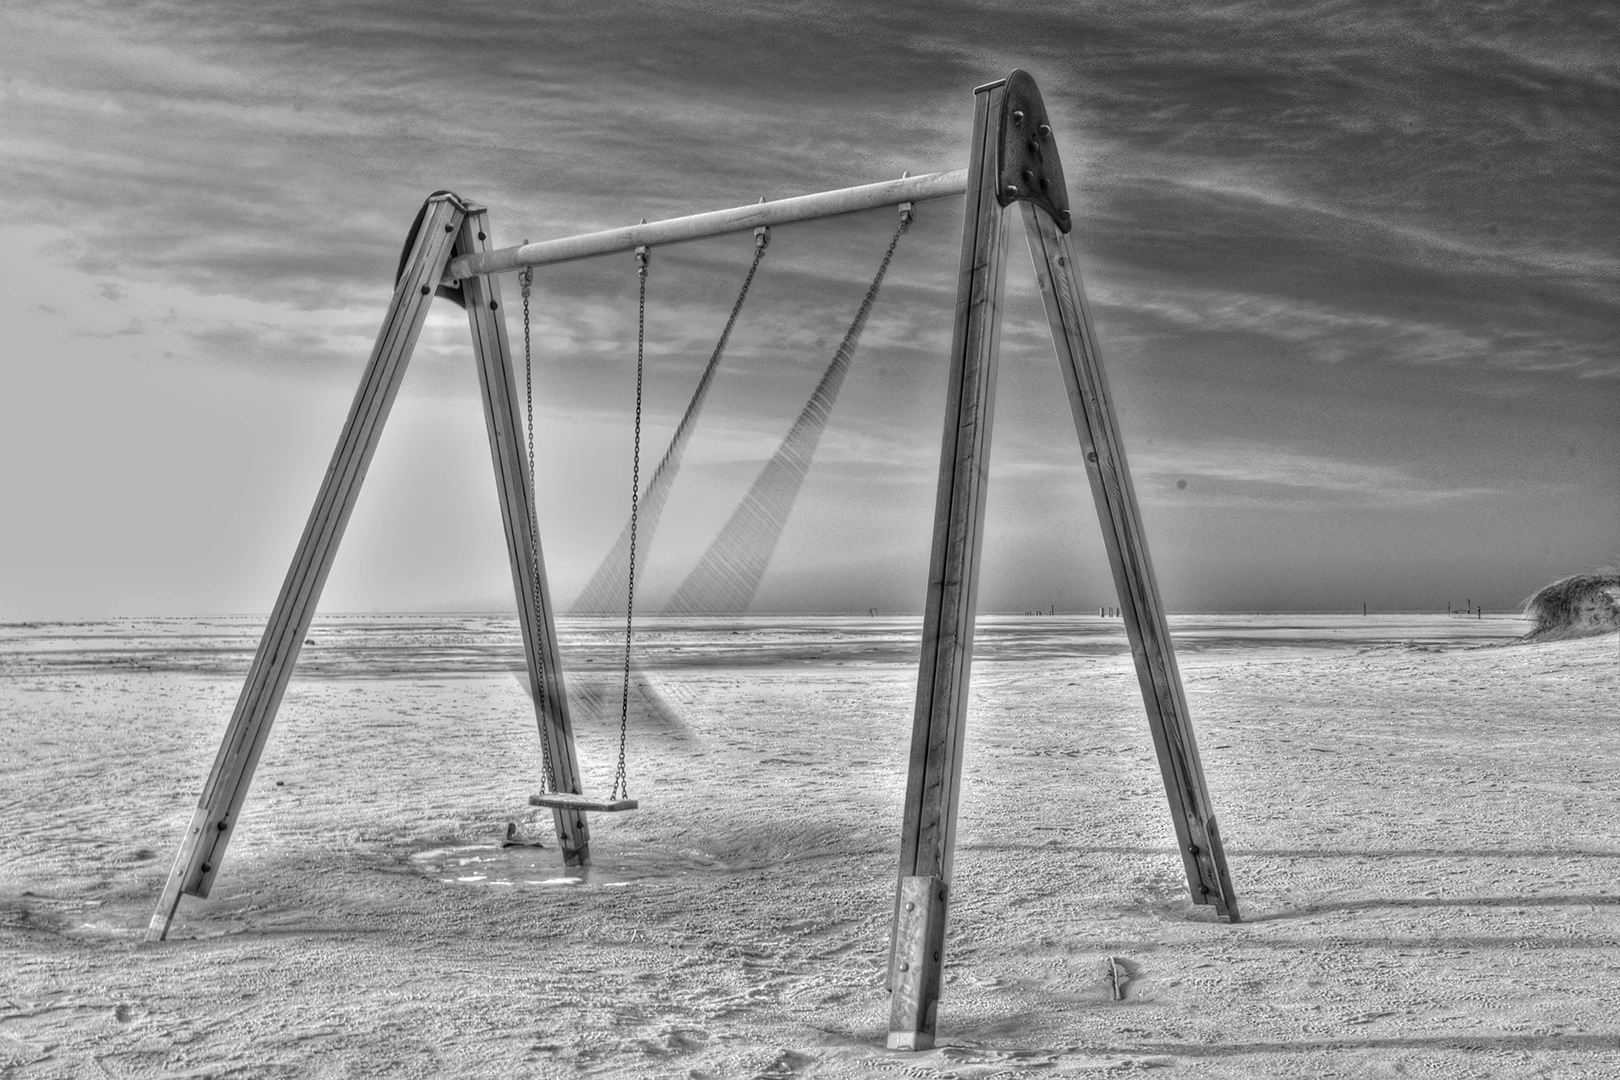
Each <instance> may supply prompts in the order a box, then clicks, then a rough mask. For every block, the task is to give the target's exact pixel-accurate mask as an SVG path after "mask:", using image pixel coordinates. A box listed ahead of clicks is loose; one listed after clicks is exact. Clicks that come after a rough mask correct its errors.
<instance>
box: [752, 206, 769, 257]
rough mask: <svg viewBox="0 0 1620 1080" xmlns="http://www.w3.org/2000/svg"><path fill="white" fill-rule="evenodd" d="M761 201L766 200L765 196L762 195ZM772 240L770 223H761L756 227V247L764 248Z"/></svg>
mask: <svg viewBox="0 0 1620 1080" xmlns="http://www.w3.org/2000/svg"><path fill="white" fill-rule="evenodd" d="M759 201H760V202H764V201H765V196H763V195H761V196H760V197H759ZM770 242H771V227H770V226H769V225H760V226H758V227H756V228H755V229H754V247H756V248H759V249H761V250H763V249H764V248H765V246H766V245H767V244H769V243H770Z"/></svg>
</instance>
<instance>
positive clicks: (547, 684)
mask: <svg viewBox="0 0 1620 1080" xmlns="http://www.w3.org/2000/svg"><path fill="white" fill-rule="evenodd" d="M489 249H490V243H489V212H488V211H487V210H486V209H484V208H483V207H481V206H472V207H468V208H467V217H466V219H465V220H464V221H463V222H462V224H461V240H460V243H458V244H457V245H456V254H457V255H464V254H476V253H480V252H484V251H488V250H489ZM461 285H462V288H463V290H464V295H465V297H466V303H467V322H468V324H469V325H470V327H471V329H472V340H473V354H474V356H475V357H476V358H477V361H478V386H479V389H480V390H482V392H483V394H482V396H483V399H484V419H485V421H486V422H487V425H488V427H489V453H490V457H491V458H492V459H493V461H494V465H495V486H496V489H497V490H498V492H499V494H500V500H501V523H502V525H504V526H505V530H506V550H507V554H508V555H509V556H510V558H511V564H512V586H513V588H514V590H515V591H516V593H517V607H518V622H519V624H520V625H521V626H522V628H523V646H524V655H525V656H526V657H527V660H528V668H529V695H530V697H531V698H533V700H534V709H535V721H536V723H537V724H538V726H539V728H540V738H541V739H542V740H543V747H542V753H544V754H545V755H546V757H547V759H548V760H549V761H550V762H551V768H552V780H553V782H554V783H555V786H556V790H558V791H563V792H573V793H576V794H577V793H578V792H579V761H578V758H577V757H576V755H575V751H574V728H573V724H572V722H571V721H570V719H569V716H568V695H567V694H566V693H564V691H563V675H562V667H561V665H560V664H559V663H558V660H557V628H556V622H555V618H554V615H553V611H552V606H551V589H550V587H549V585H548V584H547V582H546V563H545V556H544V554H543V553H542V551H541V548H540V534H539V526H538V524H537V520H538V519H537V515H536V514H535V507H534V500H533V492H534V487H533V485H532V484H531V482H530V476H529V463H528V459H527V458H526V457H525V455H524V447H523V414H522V413H521V412H520V411H519V409H518V396H517V384H516V382H515V380H514V378H513V371H512V351H511V348H510V347H509V345H508V343H507V336H506V314H505V312H504V311H503V310H502V309H501V292H500V282H499V279H498V278H496V277H495V276H494V275H493V274H491V275H488V276H485V275H481V274H474V275H472V276H470V277H466V278H463V279H462V280H461ZM552 820H553V822H554V823H555V825H556V828H557V842H558V845H559V846H560V847H561V848H562V853H563V863H564V865H566V866H589V865H590V863H591V848H590V830H589V826H588V825H587V824H586V821H585V814H584V813H583V812H582V811H580V810H578V809H576V808H562V807H557V808H554V809H553V810H552Z"/></svg>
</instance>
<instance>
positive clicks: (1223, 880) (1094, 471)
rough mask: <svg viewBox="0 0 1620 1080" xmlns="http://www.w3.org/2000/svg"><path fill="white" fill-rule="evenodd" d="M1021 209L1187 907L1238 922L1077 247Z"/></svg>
mask: <svg viewBox="0 0 1620 1080" xmlns="http://www.w3.org/2000/svg"><path fill="white" fill-rule="evenodd" d="M1020 209H1021V210H1022V212H1023V215H1024V231H1025V235H1026V237H1027V238H1028V240H1029V250H1030V256H1031V257H1032V258H1033V259H1034V261H1035V278H1036V282H1037V283H1038V285H1039V287H1040V291H1041V299H1042V301H1043V303H1044V304H1045V306H1046V317H1047V321H1048V322H1049V323H1050V324H1051V328H1052V343H1053V346H1054V348H1055V349H1056V350H1057V357H1058V366H1059V367H1060V368H1061V369H1062V371H1063V382H1064V385H1065V386H1066V387H1067V388H1068V393H1069V407H1070V410H1071V412H1072V413H1073V414H1074V430H1075V434H1076V435H1078V436H1079V438H1080V447H1081V450H1082V451H1083V452H1084V454H1085V461H1086V475H1087V477H1088V478H1089V479H1090V481H1091V493H1092V501H1093V502H1094V503H1095V504H1096V507H1097V518H1098V521H1099V522H1100V523H1101V525H1102V532H1103V540H1104V542H1105V544H1106V545H1107V548H1108V562H1109V565H1110V567H1111V568H1112V570H1113V574H1114V584H1115V586H1116V588H1117V589H1118V590H1119V605H1120V612H1121V616H1122V618H1123V619H1124V622H1125V632H1126V634H1127V636H1128V637H1129V638H1130V643H1131V657H1132V659H1133V660H1134V661H1135V663H1136V675H1137V680H1138V682H1139V683H1140V684H1141V687H1142V700H1143V702H1144V703H1145V704H1146V706H1147V716H1148V727H1149V729H1150V730H1151V731H1152V733H1153V747H1154V749H1155V751H1157V753H1158V758H1159V769H1160V771H1161V773H1162V774H1163V776H1164V786H1165V791H1166V793H1167V795H1168V796H1169V800H1170V815H1171V817H1172V818H1173V819H1174V821H1175V828H1176V841H1177V845H1178V847H1179V848H1180V850H1181V859H1182V863H1183V865H1184V867H1185V868H1186V871H1187V885H1188V889H1189V890H1190V891H1191V893H1192V899H1193V902H1194V903H1198V904H1213V905H1214V906H1215V909H1216V911H1217V912H1219V913H1220V914H1222V915H1224V916H1226V917H1227V918H1228V919H1230V920H1231V921H1233V922H1237V921H1238V918H1239V916H1238V908H1237V899H1236V897H1235V895H1234V894H1233V890H1232V879H1231V874H1230V872H1229V871H1228V869H1227V865H1226V852H1225V849H1224V847H1223V846H1222V844H1221V835H1220V829H1219V827H1218V826H1217V824H1216V821H1215V811H1214V808H1213V806H1212V805H1211V802H1210V798H1209V786H1208V784H1207V783H1206V782H1205V780H1204V769H1203V765H1202V764H1201V763H1200V761H1199V758H1198V744H1197V741H1196V739H1195V738H1194V737H1193V727H1192V719H1191V716H1190V715H1189V713H1188V711H1187V698H1186V694H1185V693H1184V692H1183V690H1182V685H1181V673H1180V671H1179V670H1178V669H1177V667H1176V655H1175V649H1174V647H1173V646H1172V645H1171V641H1170V627H1169V623H1168V622H1167V621H1166V618H1165V610H1164V603H1163V601H1162V600H1161V599H1160V597H1159V586H1158V581H1157V579H1156V578H1155V577H1154V574H1153V563H1152V560H1151V559H1149V557H1148V546H1147V533H1146V532H1145V530H1144V529H1143V526H1142V512H1141V510H1140V509H1139V508H1138V506H1137V502H1136V489H1135V487H1134V486H1133V485H1132V483H1131V473H1130V468H1129V466H1128V465H1127V463H1126V459H1125V446H1124V443H1123V442H1122V441H1121V439H1120V434H1119V422H1118V420H1117V419H1116V418H1115V416H1114V406H1113V401H1112V399H1111V398H1110V396H1109V393H1108V381H1107V379H1106V378H1105V377H1104V374H1103V366H1102V360H1101V358H1100V355H1099V353H1098V350H1097V340H1096V335H1095V333H1094V332H1093V330H1092V323H1091V312H1090V309H1089V308H1088V306H1087V304H1086V296H1085V290H1084V288H1083V287H1082V283H1081V280H1080V270H1079V265H1078V263H1077V262H1076V261H1075V257H1074V248H1073V245H1072V244H1071V243H1070V239H1069V236H1068V235H1067V234H1065V233H1063V232H1062V231H1060V230H1059V229H1058V227H1057V224H1056V223H1055V222H1054V221H1053V220H1052V218H1051V217H1050V216H1049V215H1048V214H1047V213H1046V211H1045V210H1043V209H1040V208H1038V207H1036V206H1035V205H1034V204H1032V203H1027V202H1026V203H1021V204H1020Z"/></svg>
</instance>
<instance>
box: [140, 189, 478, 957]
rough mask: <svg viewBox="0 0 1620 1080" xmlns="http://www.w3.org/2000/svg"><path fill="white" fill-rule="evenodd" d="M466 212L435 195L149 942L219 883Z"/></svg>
mask: <svg viewBox="0 0 1620 1080" xmlns="http://www.w3.org/2000/svg"><path fill="white" fill-rule="evenodd" d="M464 213H465V211H464V208H463V206H462V203H461V202H460V200H458V199H456V198H455V196H452V195H439V196H435V197H434V198H433V199H432V200H430V202H429V208H428V212H427V214H426V215H424V218H423V222H422V227H421V229H420V230H418V232H417V236H416V241H415V244H414V247H413V250H412V252H411V255H410V257H409V259H408V260H407V263H406V269H405V273H404V274H403V275H401V277H400V280H399V282H398V283H397V284H396V286H395V288H394V296H393V299H392V301H391V302H390V303H389V307H388V314H387V316H386V317H385V318H384V320H383V326H382V330H381V332H380V333H379V334H378V335H377V343H376V345H375V346H374V347H373V348H372V351H371V358H370V360H369V361H368V362H367V364H366V371H365V375H364V376H363V377H362V379H361V382H360V388H359V390H358V391H357V392H356V394H355V398H354V403H353V404H352V405H351V406H350V408H349V415H348V419H347V420H346V421H345V423H344V425H343V431H342V434H341V435H339V437H338V444H337V448H336V449H335V450H334V451H333V452H332V460H331V462H330V464H328V466H327V469H326V475H325V477H324V479H323V480H322V482H321V488H320V492H319V494H318V495H317V496H316V499H315V506H314V508H313V509H312V510H311V511H310V515H309V521H308V522H307V523H306V524H305V526H304V533H303V536H302V538H301V539H300V540H299V542H298V547H297V549H296V551H295V552H294V554H293V560H292V565H291V566H290V567H289V568H288V570H287V577H286V579H285V580H284V581H283V583H282V586H281V592H280V594H279V595H278V596H277V598H276V604H275V607H274V609H273V610H272V612H271V615H270V620H269V622H268V623H267V624H266V626H265V629H264V635H263V637H262V638H260V641H259V648H258V651H257V652H256V653H255V654H254V657H253V663H252V665H251V666H250V667H249V669H248V676H247V680H246V681H245V682H244V683H243V686H242V693H241V695H240V696H239V697H238V698H237V702H236V709H235V711H234V712H233V714H232V716H231V720H230V724H229V725H228V726H227V727H226V729H225V737H224V739H223V740H222V741H221V743H220V747H219V752H218V754H217V755H216V757H215V759H214V765H213V768H212V769H211V770H210V772H209V774H208V780H207V781H206V783H205V784H204V786H203V792H202V795H201V797H200V798H199V800H198V804H197V810H196V812H195V814H193V816H192V820H191V824H190V825H189V826H188V827H187V829H186V834H185V837H184V838H183V839H182V840H181V843H180V850H179V852H178V854H177V855H176V857H175V864H174V869H173V870H172V871H171V873H170V874H169V877H168V879H167V880H166V881H165V883H164V887H163V893H162V896H161V897H160V898H159V900H158V905H157V909H156V911H155V912H154V913H153V915H152V922H151V925H150V927H149V928H148V930H147V939H148V940H152V941H156V940H161V939H162V938H163V937H165V936H166V935H167V934H168V930H169V924H170V922H171V921H172V920H173V918H174V914H175V911H176V910H177V909H178V907H179V905H180V897H181V896H182V895H183V894H190V895H192V896H207V895H208V892H209V889H210V888H211V887H212V886H213V881H214V877H215V875H217V874H218V872H219V865H220V862H221V860H222V859H223V858H224V855H225V848H226V846H227V844H228V843H229V842H230V839H231V837H232V835H234V833H235V830H236V826H237V817H238V814H239V812H240V810H241V807H242V801H243V800H244V799H245V798H247V791H248V786H249V785H250V784H251V782H252V780H253V772H254V769H255V768H256V767H257V765H258V763H259V757H260V755H261V754H262V753H263V751H264V744H265V740H266V739H267V738H268V737H269V734H270V728H271V725H272V724H273V722H274V721H275V716H276V710H277V709H278V708H279V707H280V705H281V699H282V696H283V694H284V693H285V692H286V689H287V682H288V680H289V679H291V678H292V672H293V666H294V664H295V663H296V662H297V659H298V651H299V648H300V647H301V646H302V644H303V641H304V636H305V634H306V633H307V632H308V631H309V624H310V620H311V619H313V618H314V616H315V607H316V604H317V602H318V601H319V599H320V594H321V589H322V587H324V586H325V584H326V577H327V574H328V573H329V572H330V571H331V569H332V561H333V559H334V558H336V556H337V549H338V544H339V542H340V541H341V540H342V539H343V530H344V528H345V526H347V525H348V522H349V515H350V514H351V513H352V512H353V510H354V503H355V498H356V497H357V496H358V495H359V492H360V485H361V483H362V482H363V481H364V479H365V475H366V470H367V468H368V467H369V466H370V464H371V458H372V455H373V454H374V453H375V452H376V449H377V441H378V439H379V438H380V436H381V435H382V429H383V425H384V423H385V422H386V421H387V419H388V413H389V410H390V409H391V408H392V407H393V403H394V398H395V397H396V396H397V394H398V392H399V384H400V380H401V378H402V377H403V376H404V374H405V368H406V366H407V364H408V363H409V361H410V356H411V350H412V349H413V348H414V347H415V345H416V340H417V338H418V336H420V334H421V332H422V324H423V322H424V321H426V319H427V312H428V307H429V305H430V304H431V303H432V301H433V290H434V288H435V287H436V286H437V284H438V282H439V279H440V278H441V277H442V276H443V274H444V267H445V265H446V264H447V263H448V262H449V259H450V255H451V252H452V249H453V246H454V243H455V239H456V236H455V233H456V230H457V229H458V228H459V227H460V225H461V221H462V217H463V215H464Z"/></svg>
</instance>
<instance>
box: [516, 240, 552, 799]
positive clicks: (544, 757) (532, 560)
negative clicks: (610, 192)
mask: <svg viewBox="0 0 1620 1080" xmlns="http://www.w3.org/2000/svg"><path fill="white" fill-rule="evenodd" d="M523 242H524V243H525V244H527V243H528V241H527V240H525V241H523ZM518 283H519V284H520V285H521V286H522V290H523V408H524V419H525V421H526V423H525V427H526V429H527V431H528V440H529V567H530V571H531V573H532V574H533V576H534V579H533V581H531V582H530V589H531V591H532V592H533V596H534V630H535V635H536V637H538V636H539V633H540V629H541V626H542V625H543V623H544V612H543V611H542V610H541V607H540V585H541V581H540V523H539V520H538V517H537V515H536V513H535V505H534V503H535V498H534V491H535V488H534V362H533V352H532V349H531V346H530V333H529V291H530V288H531V286H532V285H533V284H534V267H532V266H525V267H524V268H523V272H522V273H521V274H519V275H518ZM535 644H536V647H537V648H536V652H537V653H539V652H540V648H539V646H540V642H538V641H536V643H535ZM535 670H536V671H537V672H538V673H539V683H540V685H539V695H540V696H539V700H538V705H539V711H540V714H541V725H540V769H541V778H542V781H543V783H544V785H545V790H546V791H548V792H549V791H555V790H556V789H557V773H556V767H555V766H554V765H553V764H552V761H551V739H550V737H549V733H548V731H547V729H546V725H545V722H544V717H545V712H546V708H547V703H548V699H549V697H550V695H549V694H547V692H546V659H545V656H544V655H543V654H541V655H537V656H536V658H535Z"/></svg>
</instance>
